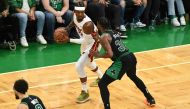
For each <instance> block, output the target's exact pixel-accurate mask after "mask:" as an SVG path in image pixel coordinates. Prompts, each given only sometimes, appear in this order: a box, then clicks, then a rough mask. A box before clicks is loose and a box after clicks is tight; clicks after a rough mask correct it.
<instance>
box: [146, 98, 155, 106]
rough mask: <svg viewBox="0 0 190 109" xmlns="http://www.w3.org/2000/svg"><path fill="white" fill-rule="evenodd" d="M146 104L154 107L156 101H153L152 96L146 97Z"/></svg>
mask: <svg viewBox="0 0 190 109" xmlns="http://www.w3.org/2000/svg"><path fill="white" fill-rule="evenodd" d="M146 104H147V105H148V106H150V107H154V106H155V105H156V102H155V100H154V98H152V99H147V100H146Z"/></svg>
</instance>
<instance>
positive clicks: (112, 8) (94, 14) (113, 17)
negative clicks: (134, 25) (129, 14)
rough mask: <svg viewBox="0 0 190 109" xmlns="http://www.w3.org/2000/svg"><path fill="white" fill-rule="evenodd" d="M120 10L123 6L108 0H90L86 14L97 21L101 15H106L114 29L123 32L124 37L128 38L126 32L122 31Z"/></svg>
mask: <svg viewBox="0 0 190 109" xmlns="http://www.w3.org/2000/svg"><path fill="white" fill-rule="evenodd" d="M120 11H121V8H120V6H119V5H115V4H112V3H111V2H110V1H107V0H89V2H88V5H87V7H86V14H87V15H88V16H89V17H90V18H91V19H92V21H93V22H95V23H96V22H97V20H98V19H99V18H100V17H106V18H108V20H109V21H110V23H111V27H112V29H113V30H116V31H118V32H119V33H121V37H122V38H127V36H126V35H125V33H123V32H121V31H120V25H121V21H120V18H121V13H120ZM123 26H124V25H123ZM125 30H126V29H125Z"/></svg>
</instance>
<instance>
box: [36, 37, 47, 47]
mask: <svg viewBox="0 0 190 109" xmlns="http://www.w3.org/2000/svg"><path fill="white" fill-rule="evenodd" d="M36 40H37V41H38V42H40V43H41V44H44V45H45V44H47V41H46V40H45V39H44V37H43V36H42V35H38V36H37V39H36Z"/></svg>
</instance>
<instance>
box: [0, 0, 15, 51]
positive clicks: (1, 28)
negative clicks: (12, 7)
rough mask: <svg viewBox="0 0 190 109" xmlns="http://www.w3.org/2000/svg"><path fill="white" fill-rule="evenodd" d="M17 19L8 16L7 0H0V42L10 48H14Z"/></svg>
mask: <svg viewBox="0 0 190 109" xmlns="http://www.w3.org/2000/svg"><path fill="white" fill-rule="evenodd" d="M17 23H18V21H17V19H16V18H15V17H12V16H10V14H9V10H8V1H7V0H0V43H1V44H5V45H8V46H9V48H10V49H11V50H15V49H16V44H15V42H14V41H15V39H16V37H17V29H16V28H17Z"/></svg>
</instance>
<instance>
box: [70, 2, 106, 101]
mask: <svg viewBox="0 0 190 109" xmlns="http://www.w3.org/2000/svg"><path fill="white" fill-rule="evenodd" d="M73 26H75V27H76V29H77V32H78V34H79V35H80V37H81V38H80V39H69V42H71V43H77V44H81V48H80V51H81V56H80V58H79V59H78V61H77V63H76V70H77V72H78V74H79V78H80V81H81V84H82V91H81V94H80V95H79V97H78V98H77V100H76V102H77V103H84V102H86V101H88V100H89V92H88V87H87V75H86V72H85V71H84V67H85V66H87V67H89V68H90V69H91V70H92V71H93V72H96V73H97V74H98V79H96V80H95V81H94V82H93V83H91V84H90V86H98V82H99V80H100V78H102V75H103V74H102V72H101V71H100V69H99V68H98V66H97V65H96V63H95V62H94V61H93V58H91V56H90V55H89V51H90V50H92V46H93V45H94V43H95V40H94V39H93V37H92V35H98V33H97V32H98V29H97V27H96V26H95V24H94V23H93V22H92V21H91V19H90V18H89V17H88V16H87V15H86V14H85V7H84V5H83V4H82V3H79V4H78V6H76V7H75V8H74V15H73V21H72V22H71V23H70V24H69V25H68V26H67V27H66V30H68V31H69V30H70V29H71V28H72V27H73ZM99 48H100V46H99Z"/></svg>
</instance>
